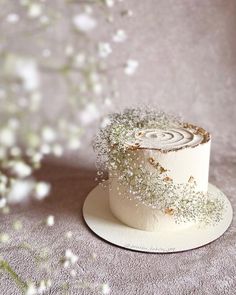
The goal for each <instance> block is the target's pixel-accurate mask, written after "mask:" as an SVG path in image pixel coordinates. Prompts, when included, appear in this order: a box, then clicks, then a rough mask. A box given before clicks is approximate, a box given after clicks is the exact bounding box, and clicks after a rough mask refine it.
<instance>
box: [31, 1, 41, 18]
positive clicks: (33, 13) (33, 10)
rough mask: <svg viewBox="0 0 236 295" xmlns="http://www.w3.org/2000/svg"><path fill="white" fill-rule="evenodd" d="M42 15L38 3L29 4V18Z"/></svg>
mask: <svg viewBox="0 0 236 295" xmlns="http://www.w3.org/2000/svg"><path fill="white" fill-rule="evenodd" d="M41 14H42V6H41V5H40V4H39V3H31V4H30V5H29V9H28V15H29V17H31V18H37V17H39V16H40V15H41Z"/></svg>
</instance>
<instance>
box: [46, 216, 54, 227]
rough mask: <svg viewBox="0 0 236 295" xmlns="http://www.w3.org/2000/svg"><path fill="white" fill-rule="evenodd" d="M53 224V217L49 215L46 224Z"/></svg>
mask: <svg viewBox="0 0 236 295" xmlns="http://www.w3.org/2000/svg"><path fill="white" fill-rule="evenodd" d="M54 224H55V217H54V216H53V215H49V216H48V217H47V219H46V225H47V226H50V227H51V226H53V225H54Z"/></svg>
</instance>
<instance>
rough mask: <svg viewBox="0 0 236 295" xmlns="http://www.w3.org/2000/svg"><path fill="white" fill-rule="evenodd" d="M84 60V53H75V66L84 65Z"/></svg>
mask: <svg viewBox="0 0 236 295" xmlns="http://www.w3.org/2000/svg"><path fill="white" fill-rule="evenodd" d="M85 60H86V57H85V54H83V53H79V54H77V55H76V56H75V58H74V63H75V66H76V67H83V66H84V65H85Z"/></svg>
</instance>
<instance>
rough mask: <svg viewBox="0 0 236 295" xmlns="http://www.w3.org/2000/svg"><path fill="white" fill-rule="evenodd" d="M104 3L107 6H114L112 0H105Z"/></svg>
mask: <svg viewBox="0 0 236 295" xmlns="http://www.w3.org/2000/svg"><path fill="white" fill-rule="evenodd" d="M105 3H106V5H107V7H113V6H114V0H105Z"/></svg>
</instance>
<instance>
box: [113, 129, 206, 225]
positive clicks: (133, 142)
mask: <svg viewBox="0 0 236 295" xmlns="http://www.w3.org/2000/svg"><path fill="white" fill-rule="evenodd" d="M197 130H198V129H196V128H195V129H193V128H184V127H183V128H182V127H179V128H170V129H168V130H162V129H140V130H135V131H134V132H133V133H130V134H129V136H128V140H127V142H126V143H125V145H126V146H127V147H135V149H133V150H132V149H131V152H132V153H135V155H136V160H135V163H134V165H137V167H139V166H140V165H145V168H146V171H150V175H152V174H151V172H152V171H153V169H156V168H154V167H153V165H151V164H150V159H151V161H152V162H153V164H154V166H155V165H156V163H157V165H159V167H162V168H163V171H164V172H163V173H164V174H163V179H164V176H165V177H166V178H168V179H170V180H171V183H172V184H181V185H182V184H183V185H184V184H188V183H189V182H190V181H191V182H194V183H195V186H196V187H195V189H196V190H197V191H200V192H204V193H206V192H207V188H208V170H209V157H210V139H209V138H208V139H207V140H206V138H205V137H204V134H205V133H204V132H197ZM201 130H203V129H201ZM110 176H111V177H110V207H111V210H112V212H113V214H114V215H115V216H116V217H117V218H118V219H119V220H121V221H122V222H124V223H126V224H128V225H129V226H131V227H134V228H138V229H142V230H147V231H156V230H161V229H168V230H169V229H171V228H172V229H175V230H176V229H178V228H179V229H181V228H183V227H186V226H189V225H191V224H192V223H191V222H189V223H187V224H186V223H185V224H176V223H175V221H174V218H173V216H172V212H171V210H170V209H169V208H167V209H168V210H169V211H168V210H167V211H166V212H165V213H164V212H163V211H160V210H159V209H157V208H151V207H148V206H146V205H145V203H144V202H139V201H138V200H137V198H136V197H135V196H134V194H133V193H132V191H131V190H130V188H129V187H128V186H127V185H126V184H125V183H124V184H122V188H120V187H119V185H118V182H119V180H118V175H115V176H114V175H112V174H111V175H110ZM173 198H174V196H173ZM139 199H140V200H141V199H145V197H144V198H142V196H141V197H140V198H139Z"/></svg>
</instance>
